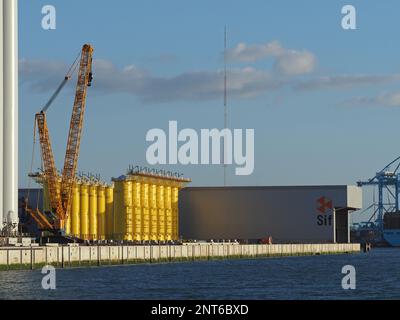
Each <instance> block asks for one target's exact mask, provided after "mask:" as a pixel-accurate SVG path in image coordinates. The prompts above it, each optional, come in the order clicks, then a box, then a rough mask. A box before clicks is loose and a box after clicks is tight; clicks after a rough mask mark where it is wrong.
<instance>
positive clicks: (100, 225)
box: [97, 186, 106, 240]
mask: <svg viewBox="0 0 400 320" xmlns="http://www.w3.org/2000/svg"><path fill="white" fill-rule="evenodd" d="M105 192H106V188H105V187H104V186H99V187H98V190H97V235H98V236H97V238H98V239H99V240H105V239H106V194H105Z"/></svg>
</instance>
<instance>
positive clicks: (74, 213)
mask: <svg viewBox="0 0 400 320" xmlns="http://www.w3.org/2000/svg"><path fill="white" fill-rule="evenodd" d="M80 203H81V202H80V185H79V184H77V183H74V185H73V186H72V207H71V224H72V226H71V227H72V228H71V233H72V234H73V235H74V236H75V237H80V233H81V232H80V221H81V219H80Z"/></svg>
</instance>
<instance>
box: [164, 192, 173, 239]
mask: <svg viewBox="0 0 400 320" xmlns="http://www.w3.org/2000/svg"><path fill="white" fill-rule="evenodd" d="M171 196H172V193H171V186H170V185H166V186H165V187H164V200H165V240H166V241H171V240H172V232H173V230H172V229H173V226H172V198H171Z"/></svg>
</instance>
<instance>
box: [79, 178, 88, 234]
mask: <svg viewBox="0 0 400 320" xmlns="http://www.w3.org/2000/svg"><path fill="white" fill-rule="evenodd" d="M80 196H81V197H80V205H81V206H80V207H81V210H80V218H81V219H80V224H81V239H83V240H89V185H88V184H85V183H82V185H81V193H80Z"/></svg>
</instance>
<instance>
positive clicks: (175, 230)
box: [171, 186, 179, 240]
mask: <svg viewBox="0 0 400 320" xmlns="http://www.w3.org/2000/svg"><path fill="white" fill-rule="evenodd" d="M178 197H179V188H178V187H175V186H174V187H172V195H171V198H172V240H178V239H179V215H178V212H179V211H178Z"/></svg>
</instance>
